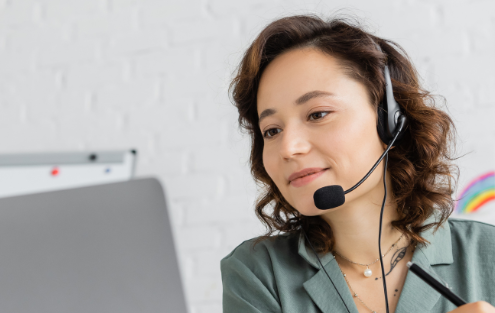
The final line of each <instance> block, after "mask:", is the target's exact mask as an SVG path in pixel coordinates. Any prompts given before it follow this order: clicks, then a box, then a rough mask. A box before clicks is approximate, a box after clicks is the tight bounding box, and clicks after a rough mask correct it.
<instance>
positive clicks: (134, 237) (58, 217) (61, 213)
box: [0, 178, 187, 313]
mask: <svg viewBox="0 0 495 313" xmlns="http://www.w3.org/2000/svg"><path fill="white" fill-rule="evenodd" d="M0 312H23V313H29V312H37V313H45V312H46V313H48V312H50V313H54V312H61V313H62V312H63V313H67V312H73V313H76V312H81V313H82V312H85V313H88V312H91V313H97V312H105V313H110V312H119V313H124V312H133V313H134V312H140V313H147V312H171V313H172V312H173V313H185V312H187V309H186V301H185V297H184V293H183V286H182V282H181V276H180V273H179V266H178V262H177V256H176V251H175V247H174V240H173V237H172V231H171V226H170V220H169V217H168V213H167V207H166V203H165V198H164V192H163V188H162V186H161V185H160V182H159V181H158V180H157V179H155V178H140V179H133V180H130V181H124V182H118V183H109V184H101V185H94V186H87V187H80V188H74V189H66V190H58V191H50V192H43V193H36V194H30V195H24V196H14V197H7V198H2V199H0Z"/></svg>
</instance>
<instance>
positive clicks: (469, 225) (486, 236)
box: [448, 218, 495, 241]
mask: <svg viewBox="0 0 495 313" xmlns="http://www.w3.org/2000/svg"><path fill="white" fill-rule="evenodd" d="M448 222H449V227H450V232H451V233H452V234H455V235H458V236H462V237H465V238H466V239H467V240H469V239H477V240H490V241H491V240H493V238H494V235H495V225H492V224H488V223H484V222H480V221H475V220H469V219H463V218H449V219H448Z"/></svg>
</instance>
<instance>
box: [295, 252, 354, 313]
mask: <svg viewBox="0 0 495 313" xmlns="http://www.w3.org/2000/svg"><path fill="white" fill-rule="evenodd" d="M325 269H326V271H327V273H328V275H329V276H330V278H331V279H332V282H333V284H335V287H334V286H333V285H332V282H331V281H330V280H329V279H328V277H327V274H326V273H325V271H323V270H319V271H318V272H317V273H316V274H315V275H314V276H313V277H312V278H311V279H309V280H308V281H306V282H305V283H304V284H303V286H304V289H306V292H307V293H308V294H309V296H310V297H311V299H312V300H313V301H314V303H316V305H317V306H318V308H319V309H320V310H321V311H322V312H323V313H340V312H342V313H344V312H345V313H348V312H350V313H358V310H357V308H356V304H355V303H354V300H353V299H352V296H351V293H350V291H349V288H348V287H347V283H346V281H345V279H344V277H343V276H342V273H341V272H340V269H339V268H338V265H337V262H336V261H335V258H332V260H330V261H329V262H328V263H327V264H326V265H325ZM339 293H340V295H339ZM346 307H347V308H346Z"/></svg>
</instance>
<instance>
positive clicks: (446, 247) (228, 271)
mask: <svg viewBox="0 0 495 313" xmlns="http://www.w3.org/2000/svg"><path fill="white" fill-rule="evenodd" d="M431 221H433V219H432V217H430V218H429V219H428V220H427V221H426V222H425V224H426V223H429V222H431ZM422 236H423V237H424V238H426V239H427V240H428V241H430V243H431V244H430V245H427V246H421V245H418V246H417V247H416V250H415V252H414V255H413V258H412V261H413V262H415V263H417V264H419V265H420V266H421V267H423V268H424V269H426V270H427V271H429V272H433V273H436V274H437V275H438V276H440V278H442V279H443V280H444V281H445V282H447V283H448V284H449V286H451V287H452V290H453V291H454V293H456V294H457V295H459V296H460V297H461V298H463V299H464V300H466V301H467V302H475V301H480V300H484V301H486V302H489V303H490V304H492V305H493V306H495V226H493V225H489V224H485V223H482V222H476V221H470V220H461V219H450V218H449V220H448V221H447V222H445V223H444V224H443V225H442V227H440V228H439V229H438V231H436V232H435V233H433V229H429V230H427V231H425V232H424V233H422ZM253 241H254V238H253V239H251V240H246V241H244V242H243V243H242V244H240V245H239V246H238V247H237V248H235V249H234V250H233V251H232V252H231V253H230V254H229V255H227V256H226V257H225V258H223V259H222V261H221V263H220V264H221V271H222V283H223V312H229V313H230V312H235V313H255V312H286V313H300V312H304V313H313V312H324V313H330V312H331V313H340V312H342V313H344V312H345V313H347V310H346V308H345V306H344V303H343V302H342V300H341V299H340V297H339V295H338V293H337V292H336V290H335V288H334V287H333V285H332V284H331V282H330V280H329V279H328V277H327V276H326V274H325V272H324V271H323V270H320V269H319V267H318V264H317V261H316V257H315V256H314V254H313V252H312V250H311V249H310V248H309V247H306V245H305V244H304V236H303V235H302V234H300V233H298V234H285V235H278V236H274V237H273V240H272V239H270V240H264V241H262V242H261V243H259V244H258V245H257V246H256V247H255V248H254V249H253V247H252V243H253ZM320 258H321V261H322V264H323V265H324V266H325V269H326V270H327V272H328V274H329V275H330V277H331V278H332V280H333V282H334V284H335V287H336V288H337V289H338V290H339V292H340V294H341V296H342V298H343V300H344V302H345V304H346V305H347V307H348V308H349V310H350V312H351V313H358V311H357V308H356V305H355V303H354V301H353V298H352V295H351V292H350V290H349V287H348V286H347V284H346V281H345V280H344V277H343V276H342V274H341V272H340V269H339V267H338V265H337V262H336V261H335V259H334V256H333V255H332V254H331V253H327V254H326V255H322V256H320ZM403 266H405V264H403ZM455 308H456V307H455V306H454V305H453V304H452V303H450V302H449V301H448V300H447V299H445V298H444V297H443V296H441V295H440V294H439V293H438V292H437V291H435V290H434V289H433V288H431V287H430V286H428V285H427V284H426V283H424V282H423V281H422V280H421V279H419V278H418V277H417V276H416V275H414V273H411V272H408V273H407V276H406V281H405V283H404V286H403V290H402V293H401V294H400V298H399V301H398V304H397V309H396V311H395V313H411V312H419V313H426V312H432V313H433V312H434V313H437V312H438V313H440V312H442V313H444V312H448V311H451V310H453V309H455Z"/></svg>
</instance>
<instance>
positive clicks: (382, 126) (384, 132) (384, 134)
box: [376, 102, 393, 146]
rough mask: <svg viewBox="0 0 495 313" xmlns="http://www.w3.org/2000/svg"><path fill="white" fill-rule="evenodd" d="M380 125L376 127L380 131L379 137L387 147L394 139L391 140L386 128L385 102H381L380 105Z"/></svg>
mask: <svg viewBox="0 0 495 313" xmlns="http://www.w3.org/2000/svg"><path fill="white" fill-rule="evenodd" d="M377 111H378V112H377V113H378V123H377V125H376V128H377V130H378V136H380V139H381V140H382V142H383V143H385V144H386V145H387V146H388V144H389V143H390V141H391V140H392V139H393V138H390V136H388V132H387V130H386V129H387V128H386V126H385V123H386V121H387V112H386V111H385V110H384V109H383V102H380V104H379V105H378V110H377Z"/></svg>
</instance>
